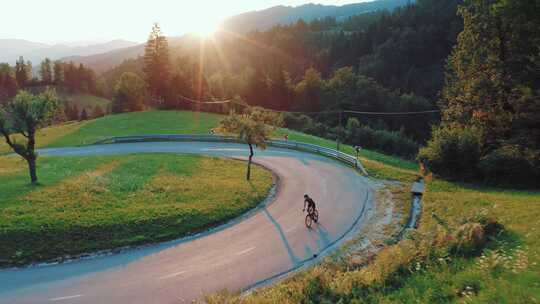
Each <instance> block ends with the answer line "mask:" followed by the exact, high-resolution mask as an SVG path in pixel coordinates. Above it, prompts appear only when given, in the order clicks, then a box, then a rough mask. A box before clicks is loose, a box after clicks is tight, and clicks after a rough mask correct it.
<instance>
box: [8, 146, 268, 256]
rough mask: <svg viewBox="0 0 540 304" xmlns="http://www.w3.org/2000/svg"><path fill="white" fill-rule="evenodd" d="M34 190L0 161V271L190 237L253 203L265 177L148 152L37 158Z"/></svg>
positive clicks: (233, 166)
mask: <svg viewBox="0 0 540 304" xmlns="http://www.w3.org/2000/svg"><path fill="white" fill-rule="evenodd" d="M38 165H39V167H38V172H39V175H40V182H41V186H38V187H32V186H30V185H29V184H28V176H27V172H26V167H25V164H24V163H23V162H22V161H21V160H19V159H18V158H15V157H2V158H0V193H2V200H1V202H0V218H1V219H2V220H1V221H0V240H1V242H0V266H7V265H14V264H15V265H16V264H26V263H29V262H36V261H43V260H50V259H54V258H57V257H61V256H66V255H77V254H81V253H86V252H94V251H97V250H101V249H111V248H117V247H122V246H129V245H139V244H146V243H152V242H158V241H164V240H170V239H174V238H178V237H181V236H185V235H188V234H192V233H195V232H198V231H201V230H204V229H207V228H209V227H211V226H215V225H217V224H219V223H223V222H225V221H227V220H230V219H232V218H234V217H236V216H238V215H240V214H242V213H244V212H246V211H247V210H249V209H251V208H253V207H255V206H256V205H257V204H259V203H260V202H261V201H262V200H263V199H264V198H265V197H266V196H267V194H268V191H269V190H270V187H271V186H272V183H273V177H272V174H271V173H270V172H269V171H267V170H264V169H262V168H260V167H254V171H253V174H254V175H253V178H252V181H251V182H247V181H245V176H244V175H245V170H246V168H245V164H244V163H243V162H240V161H233V160H224V159H219V158H209V157H198V156H182V155H173V154H163V155H160V154H155V155H153V154H150V155H129V156H127V157H126V156H103V157H65V158H56V157H50V158H43V159H41V160H40V161H39V162H38Z"/></svg>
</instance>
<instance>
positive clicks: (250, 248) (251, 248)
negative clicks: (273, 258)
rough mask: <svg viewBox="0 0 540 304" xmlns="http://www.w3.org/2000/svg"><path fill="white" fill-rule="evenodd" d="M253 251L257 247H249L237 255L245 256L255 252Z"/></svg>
mask: <svg viewBox="0 0 540 304" xmlns="http://www.w3.org/2000/svg"><path fill="white" fill-rule="evenodd" d="M253 249H255V246H253V247H249V248H248V249H246V250H242V251H240V252H237V253H236V255H243V254H246V253H248V252H250V251H253Z"/></svg>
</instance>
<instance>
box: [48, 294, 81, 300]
mask: <svg viewBox="0 0 540 304" xmlns="http://www.w3.org/2000/svg"><path fill="white" fill-rule="evenodd" d="M82 296H83V295H82V294H79V295H74V296H67V297H59V298H52V299H49V301H51V302H58V301H63V300H70V299H75V298H80V297H82Z"/></svg>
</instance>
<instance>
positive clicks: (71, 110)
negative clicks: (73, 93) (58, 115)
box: [66, 104, 80, 121]
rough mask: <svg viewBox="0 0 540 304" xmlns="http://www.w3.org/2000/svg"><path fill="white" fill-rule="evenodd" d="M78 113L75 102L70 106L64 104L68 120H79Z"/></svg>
mask: <svg viewBox="0 0 540 304" xmlns="http://www.w3.org/2000/svg"><path fill="white" fill-rule="evenodd" d="M79 114H80V111H79V107H78V106H77V105H76V104H74V105H72V106H69V105H66V115H67V118H68V120H69V121H77V120H79Z"/></svg>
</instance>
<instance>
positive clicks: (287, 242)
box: [262, 207, 300, 266]
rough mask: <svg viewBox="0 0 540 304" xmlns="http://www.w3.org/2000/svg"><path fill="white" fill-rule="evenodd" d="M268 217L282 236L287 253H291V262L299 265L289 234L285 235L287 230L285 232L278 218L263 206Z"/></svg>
mask: <svg viewBox="0 0 540 304" xmlns="http://www.w3.org/2000/svg"><path fill="white" fill-rule="evenodd" d="M262 210H263V212H264V214H265V215H266V217H267V218H268V219H269V220H270V222H271V223H272V224H273V225H274V227H275V228H276V230H277V232H278V233H279V237H280V238H281V241H282V242H283V245H285V249H286V250H287V254H288V255H289V258H290V259H291V262H292V263H293V265H295V266H296V265H297V264H298V263H299V262H300V260H299V259H298V257H297V256H296V255H295V254H294V252H293V250H292V248H291V245H290V244H289V241H288V240H287V236H286V235H285V232H283V229H282V228H281V225H280V224H279V223H278V222H277V221H276V219H275V218H274V217H273V216H272V215H271V214H270V212H268V209H266V207H265V208H263V209H262Z"/></svg>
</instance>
